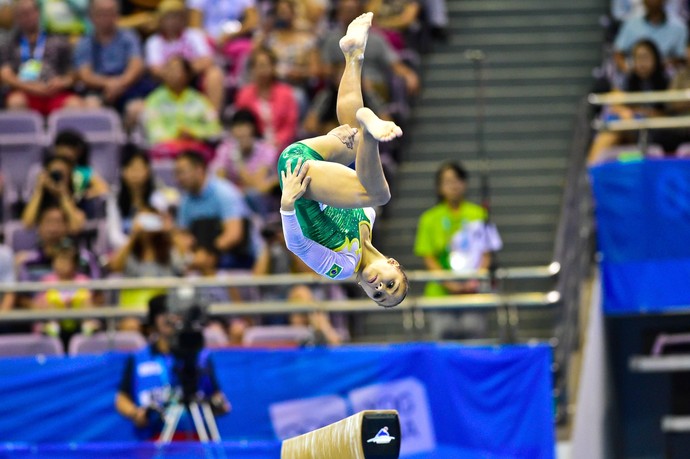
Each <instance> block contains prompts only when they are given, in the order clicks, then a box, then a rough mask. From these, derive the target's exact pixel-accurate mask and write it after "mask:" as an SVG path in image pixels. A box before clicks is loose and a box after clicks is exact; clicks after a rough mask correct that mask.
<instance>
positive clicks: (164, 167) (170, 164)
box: [151, 159, 177, 188]
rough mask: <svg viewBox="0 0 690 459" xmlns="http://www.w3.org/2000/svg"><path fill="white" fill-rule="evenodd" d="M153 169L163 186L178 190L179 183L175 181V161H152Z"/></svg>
mask: <svg viewBox="0 0 690 459" xmlns="http://www.w3.org/2000/svg"><path fill="white" fill-rule="evenodd" d="M151 168H152V169H153V174H154V176H155V177H156V179H158V180H160V181H161V182H162V183H163V185H165V186H167V187H170V188H176V187H177V181H176V180H175V161H173V160H171V159H157V160H155V161H152V163H151Z"/></svg>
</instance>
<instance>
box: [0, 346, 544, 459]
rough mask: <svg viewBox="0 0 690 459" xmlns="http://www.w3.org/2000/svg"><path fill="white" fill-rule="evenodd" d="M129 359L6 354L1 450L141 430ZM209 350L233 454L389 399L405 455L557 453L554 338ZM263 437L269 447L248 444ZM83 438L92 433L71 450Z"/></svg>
mask: <svg viewBox="0 0 690 459" xmlns="http://www.w3.org/2000/svg"><path fill="white" fill-rule="evenodd" d="M125 359H126V356H125V355H122V354H108V355H104V356H99V357H79V358H48V359H40V360H37V359H33V358H29V359H27V358H23V359H0V406H2V416H0V457H3V455H2V454H3V453H2V451H3V449H2V445H1V444H2V442H6V443H11V444H12V445H13V447H15V448H19V447H20V446H22V445H26V444H31V445H35V444H38V446H37V447H36V448H38V449H36V448H34V451H43V452H44V453H45V455H40V457H70V456H68V455H67V456H59V455H58V456H50V455H49V454H48V453H47V452H46V450H45V448H49V450H50V448H53V450H55V451H58V450H60V448H59V446H57V447H56V446H54V445H53V446H50V447H49V446H48V445H47V444H65V443H77V444H86V443H89V444H90V443H98V442H111V443H110V444H111V445H112V442H129V441H134V440H135V436H134V434H133V428H132V425H131V424H130V422H129V421H127V420H125V419H123V418H122V417H120V416H119V415H118V414H117V413H116V412H115V411H114V407H113V399H114V396H115V392H116V390H117V387H118V384H119V382H120V378H121V374H122V372H123V367H124V363H125ZM212 359H213V362H214V364H215V367H216V372H217V377H218V379H219V381H220V384H221V386H222V389H223V391H224V392H225V393H226V395H227V397H228V399H229V400H230V401H231V403H232V406H233V410H232V412H231V413H230V414H228V415H226V416H223V417H220V418H218V426H219V428H220V431H221V435H222V437H223V439H224V440H227V441H229V442H242V443H241V444H242V445H244V447H245V453H237V452H236V451H235V450H233V451H235V452H233V454H232V455H231V457H233V458H242V457H246V458H259V457H266V458H268V457H278V456H277V449H276V448H275V446H270V445H271V444H272V443H271V442H276V441H277V440H281V439H284V438H289V437H291V436H294V435H298V434H301V433H304V432H307V431H311V430H313V429H315V428H318V427H321V426H323V425H327V424H330V423H332V422H335V421H338V420H340V419H342V418H344V417H347V416H349V415H350V414H353V413H355V412H358V411H361V410H364V409H391V408H392V409H397V410H398V411H399V413H400V420H401V427H402V438H403V440H402V450H401V451H402V453H401V454H402V456H401V457H405V458H415V459H417V458H419V459H421V458H425V459H433V458H449V459H450V458H458V457H463V458H467V459H472V458H477V459H479V458H482V459H486V458H491V459H508V458H510V459H522V458H524V459H551V458H553V457H554V426H553V401H552V396H551V389H552V385H551V384H552V381H551V372H550V366H551V350H550V348H548V347H545V346H513V347H501V348H498V347H497V348H471V347H463V346H459V345H451V344H448V345H446V344H443V345H440V344H438V345H437V344H414V345H413V344H410V345H390V346H344V347H338V348H315V349H301V350H255V349H246V350H245V349H237V350H227V351H217V352H214V353H213V355H212ZM267 442H268V443H267ZM254 443H256V444H258V445H260V446H261V448H263V449H264V451H268V452H265V453H261V452H258V451H253V452H250V450H249V449H247V448H249V446H248V445H252V444H254ZM267 444H268V445H269V446H266V445H267ZM7 447H8V446H7V445H5V448H7ZM91 447H93V448H96V449H98V448H99V447H100V448H102V449H103V451H104V454H99V455H98V457H103V458H104V457H109V456H108V455H107V454H105V451H107V450H108V448H112V446H110V447H108V445H106V444H102V445H101V446H98V445H96V446H88V448H91ZM228 447H229V448H230V446H228ZM41 448H44V449H43V450H41ZM80 448H87V445H81V446H78V445H77V446H76V447H75V449H74V450H73V451H74V453H75V454H76V452H77V450H79V449H80ZM267 448H268V449H267ZM271 448H273V449H271ZM63 449H67V450H69V448H63ZM4 451H7V449H5V450H4ZM228 451H230V450H228ZM68 452H69V451H68ZM262 454H264V455H262ZM133 456H134V455H129V457H133ZM36 457H39V456H36ZM73 457H85V456H76V455H75V456H73ZM137 457H139V456H137ZM143 457H150V456H145V455H144V456H143Z"/></svg>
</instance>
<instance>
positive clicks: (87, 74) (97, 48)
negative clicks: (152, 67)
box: [74, 0, 153, 126]
mask: <svg viewBox="0 0 690 459" xmlns="http://www.w3.org/2000/svg"><path fill="white" fill-rule="evenodd" d="M89 11H90V16H91V21H92V22H93V33H91V34H89V35H87V36H85V37H84V38H82V39H81V40H80V41H79V44H78V45H77V47H76V50H75V56H74V66H75V68H76V69H77V73H78V75H79V78H80V79H81V81H83V82H84V84H85V85H86V86H87V87H88V92H87V97H86V101H85V102H86V105H87V106H91V107H98V106H101V105H109V106H113V107H115V108H117V110H118V111H120V112H123V111H125V109H126V108H127V105H128V104H129V103H130V102H131V103H134V102H138V104H139V105H140V104H141V100H142V99H144V98H145V97H146V96H147V95H148V93H149V92H150V91H151V90H152V89H153V83H152V82H151V81H150V80H148V79H147V78H144V79H142V76H143V75H144V70H145V68H144V60H143V57H142V53H141V43H140V42H139V37H137V36H136V35H135V34H134V32H132V31H131V30H127V29H120V28H118V26H117V19H118V15H119V6H118V2H117V1H116V0H93V1H92V2H91V7H90V10H89ZM132 111H135V109H134V108H133V107H130V108H129V112H128V115H129V116H128V122H127V123H126V124H127V125H129V126H131V125H132V118H133V117H134V114H132V113H131V112H132Z"/></svg>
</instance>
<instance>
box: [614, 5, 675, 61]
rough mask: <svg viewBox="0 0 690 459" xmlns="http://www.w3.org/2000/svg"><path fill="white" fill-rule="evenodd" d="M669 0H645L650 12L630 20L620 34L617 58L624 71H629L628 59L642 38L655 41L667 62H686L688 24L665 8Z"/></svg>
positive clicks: (615, 45) (615, 55) (616, 42)
mask: <svg viewBox="0 0 690 459" xmlns="http://www.w3.org/2000/svg"><path fill="white" fill-rule="evenodd" d="M665 3H666V0H644V5H645V9H646V11H647V14H646V15H645V16H640V17H632V18H630V19H628V20H626V21H625V22H624V23H623V26H622V27H621V30H620V31H619V32H618V35H617V36H616V41H615V43H614V50H615V54H614V59H615V62H616V67H617V68H618V70H619V71H620V72H621V73H629V72H630V71H631V70H632V69H631V68H630V66H629V64H628V61H627V58H628V57H631V56H632V52H633V50H634V47H635V45H636V44H637V43H638V42H640V41H641V40H645V39H646V40H651V41H652V42H654V44H655V45H656V47H657V49H658V50H659V52H660V54H661V56H662V59H663V62H665V63H668V64H670V65H672V66H678V65H679V64H681V63H684V62H685V61H686V47H687V43H688V29H687V26H686V25H685V24H684V23H683V22H682V21H681V20H680V19H678V18H677V17H675V16H669V15H667V14H666V12H665V11H664V5H665Z"/></svg>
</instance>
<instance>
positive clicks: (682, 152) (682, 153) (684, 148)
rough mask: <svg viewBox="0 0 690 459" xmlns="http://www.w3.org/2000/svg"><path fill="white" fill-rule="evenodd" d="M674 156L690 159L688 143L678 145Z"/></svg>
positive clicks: (689, 145)
mask: <svg viewBox="0 0 690 459" xmlns="http://www.w3.org/2000/svg"><path fill="white" fill-rule="evenodd" d="M676 156H677V157H679V158H690V143H681V144H680V145H678V149H677V150H676Z"/></svg>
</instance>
